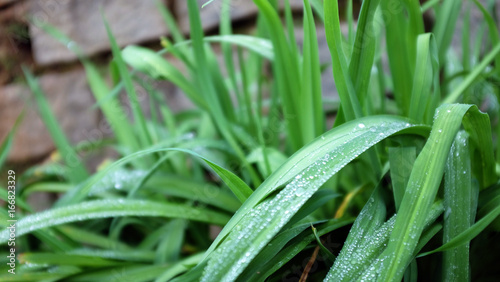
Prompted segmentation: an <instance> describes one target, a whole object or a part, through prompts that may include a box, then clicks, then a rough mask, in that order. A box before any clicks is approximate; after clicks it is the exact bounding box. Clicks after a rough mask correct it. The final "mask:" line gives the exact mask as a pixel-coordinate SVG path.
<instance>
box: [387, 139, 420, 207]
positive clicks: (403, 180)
mask: <svg viewBox="0 0 500 282" xmlns="http://www.w3.org/2000/svg"><path fill="white" fill-rule="evenodd" d="M416 156H417V152H416V148H415V147H391V148H389V163H390V166H391V181H392V189H393V191H392V192H393V194H394V204H395V206H396V211H398V210H399V207H400V205H401V201H402V200H403V196H404V194H405V190H406V185H407V184H408V179H410V174H411V171H412V168H413V164H414V163H415V159H416Z"/></svg>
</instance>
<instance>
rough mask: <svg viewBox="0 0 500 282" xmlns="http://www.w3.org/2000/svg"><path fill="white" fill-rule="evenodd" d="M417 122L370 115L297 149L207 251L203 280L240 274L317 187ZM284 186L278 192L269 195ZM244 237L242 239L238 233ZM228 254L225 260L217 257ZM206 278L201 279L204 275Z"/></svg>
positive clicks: (248, 201) (411, 128)
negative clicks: (381, 141) (379, 143)
mask: <svg viewBox="0 0 500 282" xmlns="http://www.w3.org/2000/svg"><path fill="white" fill-rule="evenodd" d="M405 129H408V130H410V131H414V133H417V132H418V131H419V130H416V129H418V127H415V126H412V125H410V124H409V123H407V121H405V120H404V119H400V118H395V117H388V116H383V117H370V118H364V119H359V120H356V121H352V122H349V123H346V124H344V125H342V126H339V127H337V128H335V129H333V130H331V131H330V132H328V133H327V134H325V135H324V136H322V137H320V138H318V139H316V140H314V141H313V142H312V143H310V144H309V145H307V146H306V147H304V148H302V149H301V150H299V151H298V152H297V153H296V154H294V155H293V156H292V157H291V158H290V159H289V160H288V161H287V162H286V163H285V164H284V165H283V166H281V167H280V169H278V170H277V171H275V172H274V173H273V174H272V175H271V176H270V177H269V178H268V179H267V180H266V181H265V182H264V183H263V184H262V185H261V186H260V187H259V188H258V189H257V190H256V191H255V192H254V193H253V194H252V196H250V198H248V200H247V201H246V202H245V203H244V204H243V206H242V207H241V208H240V209H239V211H238V212H237V213H236V215H235V216H233V218H232V219H231V221H230V222H229V223H228V224H227V225H226V226H225V228H224V229H223V231H222V232H221V233H220V234H219V236H218V238H217V239H216V241H215V242H214V243H213V244H212V246H211V248H210V249H209V250H208V251H207V256H208V255H210V254H211V252H212V251H213V249H214V248H215V247H217V246H218V245H219V243H220V241H222V240H224V241H223V242H222V243H220V246H218V247H217V248H218V250H217V251H216V252H215V253H214V254H213V255H212V256H210V259H209V261H208V265H207V267H206V268H205V271H204V274H203V277H204V278H203V279H206V280H209V279H210V280H211V279H213V280H218V281H220V280H224V279H228V280H232V279H235V278H236V277H237V276H238V275H239V274H240V273H241V272H242V271H243V270H244V268H245V267H246V266H247V265H248V263H249V262H250V261H252V259H253V258H254V257H255V256H256V255H257V254H258V252H259V250H260V249H261V248H262V247H263V246H265V244H267V243H268V242H269V241H270V240H271V239H272V237H273V236H274V235H276V233H277V232H278V231H279V230H280V229H281V227H283V226H284V225H285V224H286V223H287V222H288V221H289V220H290V219H291V217H292V216H293V215H294V214H295V213H296V212H297V211H298V210H299V208H300V207H301V206H302V205H304V203H305V202H306V201H307V199H309V198H310V197H311V196H312V195H313V194H314V193H315V192H316V190H317V189H318V188H319V187H320V186H321V185H322V184H323V183H325V182H326V181H327V180H328V179H329V178H330V177H331V176H332V175H334V174H335V173H336V172H337V171H339V170H340V169H341V168H342V167H344V166H345V165H346V164H348V163H349V162H351V161H352V160H353V159H354V158H356V157H357V156H358V155H359V154H361V153H362V152H364V151H366V150H367V149H369V148H370V147H371V146H373V145H374V144H376V143H377V142H379V141H380V140H383V139H384V138H386V137H388V136H390V135H392V134H394V133H398V132H400V131H403V130H405ZM283 185H284V186H285V188H283V189H282V190H281V191H280V192H279V193H278V194H277V195H276V196H274V197H272V198H268V199H265V198H266V196H267V195H269V194H270V193H272V192H273V191H276V190H277V189H279V188H281V187H283ZM242 236H243V237H245V238H246V240H245V241H242V240H239V239H238V238H240V237H242ZM222 257H223V258H224V265H220V264H219V263H218V261H219V260H220V259H222ZM203 279H202V280H203Z"/></svg>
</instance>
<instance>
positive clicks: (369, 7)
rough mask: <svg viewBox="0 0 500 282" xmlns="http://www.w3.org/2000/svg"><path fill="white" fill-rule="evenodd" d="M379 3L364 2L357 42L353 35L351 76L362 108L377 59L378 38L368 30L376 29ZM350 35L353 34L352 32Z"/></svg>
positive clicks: (359, 20) (374, 1)
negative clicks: (374, 23) (374, 21)
mask: <svg viewBox="0 0 500 282" xmlns="http://www.w3.org/2000/svg"><path fill="white" fill-rule="evenodd" d="M379 2H380V0H369V1H363V3H362V5H361V12H360V14H359V18H358V26H357V30H356V37H355V40H354V34H353V42H352V48H353V49H352V55H351V61H350V62H349V74H350V76H351V79H352V81H353V83H354V89H355V93H356V94H357V95H358V98H359V101H360V104H361V106H362V107H364V105H365V103H366V101H365V99H366V98H367V96H368V85H369V82H370V75H371V72H372V66H373V60H374V58H375V43H376V37H375V36H371V33H369V32H368V30H373V29H374V27H373V19H374V15H375V11H376V10H377V8H378V6H379ZM349 3H350V4H349V5H351V6H352V1H349ZM351 9H352V7H351ZM351 13H352V11H351ZM351 17H352V15H351ZM351 20H352V19H351ZM349 26H351V23H349ZM350 29H351V27H350ZM349 33H350V34H351V32H349ZM365 113H366V111H365Z"/></svg>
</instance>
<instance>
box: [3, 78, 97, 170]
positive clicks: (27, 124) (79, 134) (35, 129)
mask: <svg viewBox="0 0 500 282" xmlns="http://www.w3.org/2000/svg"><path fill="white" fill-rule="evenodd" d="M40 84H41V86H42V88H43V90H44V92H45V95H46V97H47V99H48V101H49V103H50V105H51V108H52V110H53V112H54V113H55V115H56V117H57V119H58V121H59V122H60V124H61V126H62V128H63V130H64V131H65V132H66V134H67V136H68V138H69V139H70V141H71V142H73V144H74V143H75V142H79V141H82V140H85V139H87V138H88V134H89V133H90V132H91V130H92V129H94V128H96V125H97V122H98V117H99V114H98V112H97V111H91V110H89V108H90V107H91V106H92V105H93V104H94V103H95V101H94V98H93V97H92V94H91V93H90V90H89V89H88V86H87V82H86V79H85V73H84V72H83V70H81V69H78V70H72V71H69V72H65V73H49V74H46V75H43V76H42V77H41V78H40ZM0 92H2V93H1V94H0V109H2V110H1V111H0V118H1V120H2V123H0V140H3V139H4V138H5V136H6V135H7V134H8V132H9V131H10V129H11V128H12V127H13V125H14V122H15V120H16V118H17V117H18V116H19V114H20V113H21V111H22V110H23V108H25V111H26V114H25V116H24V119H23V121H22V123H21V124H20V126H19V128H18V131H17V132H16V134H15V136H14V143H13V147H12V150H11V152H10V155H9V158H8V161H9V162H14V163H21V162H27V161H30V160H32V159H39V158H42V157H44V156H45V155H47V154H48V153H50V151H51V150H53V149H54V145H53V142H52V139H51V137H50V134H49V133H48V132H47V129H46V128H45V125H44V124H43V122H42V120H41V119H40V116H39V114H38V111H37V108H36V105H35V104H34V101H33V99H32V94H31V91H30V90H29V89H28V88H27V86H24V85H17V84H13V85H9V86H6V87H3V88H2V89H0Z"/></svg>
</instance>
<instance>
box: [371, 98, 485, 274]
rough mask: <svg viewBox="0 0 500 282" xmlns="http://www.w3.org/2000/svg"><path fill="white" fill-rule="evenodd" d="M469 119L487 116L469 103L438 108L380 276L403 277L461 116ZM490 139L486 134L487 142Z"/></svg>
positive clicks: (388, 245) (437, 185)
mask: <svg viewBox="0 0 500 282" xmlns="http://www.w3.org/2000/svg"><path fill="white" fill-rule="evenodd" d="M466 113H467V115H466ZM469 119H471V120H474V119H478V120H481V119H488V117H487V115H485V114H481V113H480V112H479V111H478V110H477V107H475V106H470V105H443V106H441V107H440V108H439V109H438V110H437V114H436V119H435V121H434V125H433V130H432V132H431V135H430V137H429V139H428V141H427V143H426V145H425V146H424V148H423V149H422V152H421V153H420V155H419V156H418V158H417V160H416V161H415V164H414V166H413V170H412V173H411V175H410V179H409V181H408V187H407V189H406V192H405V195H404V197H403V200H402V203H401V206H400V210H399V212H398V215H397V219H396V224H395V227H394V231H393V232H392V234H391V239H390V241H389V243H388V244H387V249H386V250H385V251H384V253H382V255H381V258H382V260H381V262H379V265H377V266H376V269H379V270H380V274H379V275H378V279H382V280H384V281H399V280H401V279H402V277H403V274H404V271H405V269H406V267H407V266H408V265H409V264H410V262H411V260H412V259H413V256H412V253H413V251H414V249H415V247H416V245H417V242H418V241H417V240H415V239H416V238H418V237H419V236H420V235H421V233H422V231H423V228H424V222H425V218H426V216H427V213H428V211H429V208H430V207H431V205H432V202H433V201H434V198H435V197H436V194H437V190H438V188H439V184H440V183H441V178H442V176H443V171H444V167H445V163H446V158H447V156H448V152H449V150H450V148H451V145H452V142H453V140H454V138H455V135H456V134H457V132H458V130H459V127H460V125H461V123H462V120H469ZM470 130H476V128H470ZM490 140H491V139H487V138H486V139H485V140H484V142H491V141H490ZM489 154H491V152H490V153H489Z"/></svg>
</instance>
